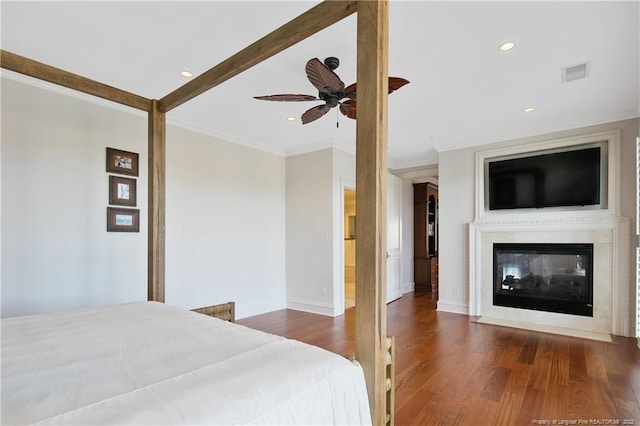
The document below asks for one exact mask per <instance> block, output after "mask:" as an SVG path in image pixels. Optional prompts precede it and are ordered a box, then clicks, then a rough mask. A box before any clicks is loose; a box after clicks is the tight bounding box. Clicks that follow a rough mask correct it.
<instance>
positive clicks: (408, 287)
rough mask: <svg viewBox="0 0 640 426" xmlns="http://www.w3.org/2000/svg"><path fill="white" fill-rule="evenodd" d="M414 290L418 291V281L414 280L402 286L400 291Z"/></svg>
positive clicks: (404, 292) (408, 291)
mask: <svg viewBox="0 0 640 426" xmlns="http://www.w3.org/2000/svg"><path fill="white" fill-rule="evenodd" d="M414 291H416V283H415V282H413V281H412V282H410V283H407V284H402V285H401V286H400V292H401V293H402V294H407V293H413V292H414Z"/></svg>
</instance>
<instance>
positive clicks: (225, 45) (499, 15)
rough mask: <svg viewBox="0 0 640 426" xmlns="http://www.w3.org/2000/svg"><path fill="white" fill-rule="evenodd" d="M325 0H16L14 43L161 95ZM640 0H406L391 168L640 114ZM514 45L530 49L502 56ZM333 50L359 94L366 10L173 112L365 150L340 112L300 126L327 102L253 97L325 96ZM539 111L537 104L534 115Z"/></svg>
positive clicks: (5, 8)
mask: <svg viewBox="0 0 640 426" xmlns="http://www.w3.org/2000/svg"><path fill="white" fill-rule="evenodd" d="M316 3H318V2H317V1H254V2H248V1H213V2H204V1H200V2H182V1H181V2H148V1H145V2H124V1H120V2H94V1H85V2H53V1H46V2H8V1H2V3H1V13H2V49H4V50H7V51H10V52H13V53H16V54H19V55H22V56H26V57H28V58H31V59H34V60H37V61H40V62H44V63H46V64H49V65H52V66H55V67H59V68H62V69H64V70H67V71H70V72H73V73H76V74H80V75H83V76H85V77H88V78H91V79H94V80H97V81H100V82H103V83H106V84H109V85H112V86H115V87H118V88H120V89H124V90H127V91H130V92H133V93H135V94H138V95H142V96H145V97H148V98H155V99H160V98H162V97H163V96H165V95H166V94H168V93H169V92H171V91H173V90H174V89H176V88H178V87H179V86H181V85H182V84H184V83H185V82H186V80H185V79H184V78H183V77H181V76H180V75H179V71H181V70H183V69H188V70H190V71H192V72H193V73H194V74H195V75H197V74H199V73H202V72H204V71H206V70H207V69H209V68H211V67H213V66H214V65H216V64H218V63H219V62H221V61H222V60H224V59H226V58H227V57H229V56H231V55H232V54H234V53H236V52H237V51H239V50H241V49H242V48H244V47H246V46H248V45H249V44H250V43H252V42H253V41H255V40H257V39H258V38H260V37H262V36H264V35H266V34H267V33H269V32H270V31H272V30H273V29H275V28H277V27H279V26H280V25H282V24H284V23H286V22H288V21H289V20H291V19H292V18H294V17H296V16H298V15H299V14H301V13H303V12H304V11H306V10H307V9H309V8H311V7H312V6H313V5H315V4H316ZM639 5H640V3H639V2H638V1H629V2H612V1H604V2H594V1H587V2H578V1H570V2H549V1H536V2H519V1H512V2H482V1H472V2H456V1H449V2H432V1H395V0H392V1H391V3H390V8H389V15H390V18H389V19H390V23H389V75H392V76H399V77H404V78H406V79H408V80H409V81H410V82H411V83H410V84H409V85H407V86H405V87H403V88H401V89H400V90H398V91H397V92H395V93H393V94H391V95H390V97H389V133H388V141H389V166H390V167H391V168H395V169H399V168H405V167H413V166H420V165H425V164H432V163H435V162H436V161H437V152H438V151H443V150H449V149H455V148H460V147H464V146H472V145H479V144H484V143H490V142H497V141H501V140H506V139H512V138H518V137H524V136H530V135H535V134H541V133H545V132H550V131H556V130H564V129H570V128H575V127H580V126H585V125H591V124H598V123H603V122H608V121H614V120H620V119H626V118H632V117H638V116H640V102H639V100H640V83H639V75H640V71H639V69H640V48H639V38H640V36H639V33H640V26H639V21H640V7H639ZM507 40H511V41H514V42H515V43H516V48H515V49H513V50H511V51H509V52H506V53H501V52H499V51H498V49H497V47H498V45H499V44H500V43H501V42H503V41H507ZM327 56H337V57H338V58H339V59H340V61H341V65H340V67H339V68H338V69H337V70H336V73H337V74H338V75H339V76H340V77H341V78H342V80H343V81H344V82H345V83H346V84H347V85H348V84H351V83H352V82H354V79H355V75H356V66H355V58H356V17H355V15H352V16H350V17H349V18H347V19H345V20H343V21H341V22H339V23H338V24H336V25H334V26H332V27H330V28H329V29H327V30H324V31H322V32H321V33H318V34H316V35H314V36H312V37H311V38H309V39H307V40H305V41H303V42H301V43H299V44H297V45H295V46H293V47H292V48H290V49H288V50H287V51H285V52H283V53H280V54H278V55H276V56H274V57H272V58H270V59H268V60H267V61H265V62H263V63H261V64H258V65H257V66H255V67H253V68H251V69H249V70H248V71H245V72H244V73H242V74H240V75H239V76H237V77H235V78H233V79H232V80H230V81H228V82H225V83H224V84H222V85H220V86H218V87H215V88H213V89H212V90H210V91H208V92H206V93H205V94H203V95H200V96H199V97H197V98H195V99H193V100H191V101H189V102H187V103H186V104H184V105H182V106H180V107H178V108H176V109H175V110H173V111H171V112H170V113H169V114H168V117H169V119H170V120H171V121H173V122H181V123H182V124H185V125H188V126H191V127H194V128H197V129H201V130H202V131H205V132H208V133H211V134H214V135H220V136H223V137H226V138H227V139H229V140H232V141H236V142H240V143H245V144H249V145H252V146H256V147H260V148H262V149H266V150H269V151H272V152H276V153H281V154H293V153H297V152H304V151H307V150H310V149H313V148H319V147H325V146H329V145H334V146H341V147H343V148H346V149H350V150H353V149H354V146H355V124H354V123H355V122H354V121H352V120H350V119H348V118H346V117H344V116H342V115H340V117H339V118H337V117H338V114H337V113H335V112H334V111H335V110H334V111H331V112H330V113H328V114H327V115H326V116H325V117H323V118H321V119H319V120H318V121H315V122H313V123H310V124H307V125H302V124H301V123H300V121H299V120H298V121H295V122H289V121H287V120H286V117H288V116H295V117H299V116H300V115H301V114H302V113H303V112H304V111H305V110H306V109H307V108H309V107H311V106H313V105H315V104H313V103H282V102H265V101H259V100H255V99H253V96H256V95H269V94H276V93H306V94H311V95H316V94H317V93H316V92H315V89H314V88H313V87H312V86H311V84H310V83H309V82H308V80H307V79H306V76H305V72H304V65H305V63H306V61H307V60H308V59H310V58H312V57H318V58H320V60H323V59H324V58H325V57H327ZM584 61H589V66H590V68H589V71H590V72H589V76H588V78H586V79H584V80H578V81H574V82H571V83H565V84H563V83H562V82H561V68H562V67H565V66H570V65H575V64H578V63H581V62H584ZM3 75H5V76H8V77H14V75H12V73H8V72H6V71H3ZM526 106H534V107H535V108H536V111H535V112H533V113H530V114H525V113H523V112H522V109H523V108H524V107H526ZM337 119H338V120H339V125H340V126H339V127H338V128H336V120H337Z"/></svg>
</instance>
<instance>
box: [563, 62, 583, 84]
mask: <svg viewBox="0 0 640 426" xmlns="http://www.w3.org/2000/svg"><path fill="white" fill-rule="evenodd" d="M588 75H589V61H587V62H584V63H582V64H578V65H571V66H568V67H564V68H562V82H563V83H569V82H570V81H574V80H580V79H581V78H587V76H588Z"/></svg>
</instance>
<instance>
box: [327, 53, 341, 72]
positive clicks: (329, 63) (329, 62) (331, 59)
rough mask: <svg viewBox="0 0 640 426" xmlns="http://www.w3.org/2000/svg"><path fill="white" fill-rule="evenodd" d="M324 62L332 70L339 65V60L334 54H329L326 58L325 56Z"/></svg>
mask: <svg viewBox="0 0 640 426" xmlns="http://www.w3.org/2000/svg"><path fill="white" fill-rule="evenodd" d="M324 64H325V65H326V66H327V68H329V69H330V70H331V71H333V70H335V69H336V68H338V66H340V60H339V59H338V58H336V57H335V56H329V57H328V58H325V60H324Z"/></svg>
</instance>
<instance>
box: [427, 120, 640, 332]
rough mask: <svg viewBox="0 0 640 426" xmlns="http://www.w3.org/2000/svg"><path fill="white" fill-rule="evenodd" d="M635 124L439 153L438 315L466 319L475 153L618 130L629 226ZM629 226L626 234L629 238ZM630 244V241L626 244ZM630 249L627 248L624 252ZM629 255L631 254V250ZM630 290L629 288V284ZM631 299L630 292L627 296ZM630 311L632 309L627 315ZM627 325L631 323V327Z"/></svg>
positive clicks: (623, 211)
mask: <svg viewBox="0 0 640 426" xmlns="http://www.w3.org/2000/svg"><path fill="white" fill-rule="evenodd" d="M639 125H640V120H639V119H633V120H625V121H620V122H614V123H607V124H603V125H598V126H590V127H586V128H580V129H573V130H569V131H564V132H556V133H552V134H545V135H538V136H535V137H530V138H524V139H518V140H512V141H505V142H503V143H497V144H491V145H484V146H481V147H475V148H466V149H461V150H455V151H448V152H440V153H439V160H440V164H439V170H440V173H439V198H440V240H439V242H440V246H439V248H440V250H439V252H438V255H439V274H440V279H439V284H440V293H439V301H438V309H441V310H446V311H450V312H460V313H466V312H467V307H468V302H469V301H468V291H469V288H468V276H469V275H468V274H469V271H468V269H469V262H468V256H469V253H468V235H467V232H468V231H467V224H468V223H469V222H472V221H473V220H474V212H475V197H476V194H475V186H474V185H475V184H474V176H475V152H476V151H484V150H489V149H493V148H498V147H502V146H511V145H519V146H521V145H525V144H528V143H534V142H540V141H545V140H551V139H559V138H564V137H570V136H576V135H581V134H588V133H596V132H603V131H607V130H613V129H619V130H620V135H621V143H620V158H621V162H620V170H617V171H616V172H618V173H619V176H620V182H621V184H620V199H621V214H622V215H623V216H626V217H628V218H629V219H630V221H631V223H634V218H635V205H634V200H635V164H634V158H635V137H636V136H637V135H638V130H639V129H638V126H639ZM633 228H634V226H632V229H631V231H632V233H633V232H634V229H633ZM632 240H633V239H632ZM633 247H634V245H633V244H631V245H630V250H631V249H632V248H633ZM634 250H635V249H634ZM629 267H630V273H629V276H630V277H634V276H635V269H634V267H635V265H633V262H632V264H631V265H629ZM629 285H630V286H632V285H634V284H633V283H632V282H630V283H629ZM631 294H634V291H631ZM632 311H633V309H632ZM632 323H633V322H632Z"/></svg>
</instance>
